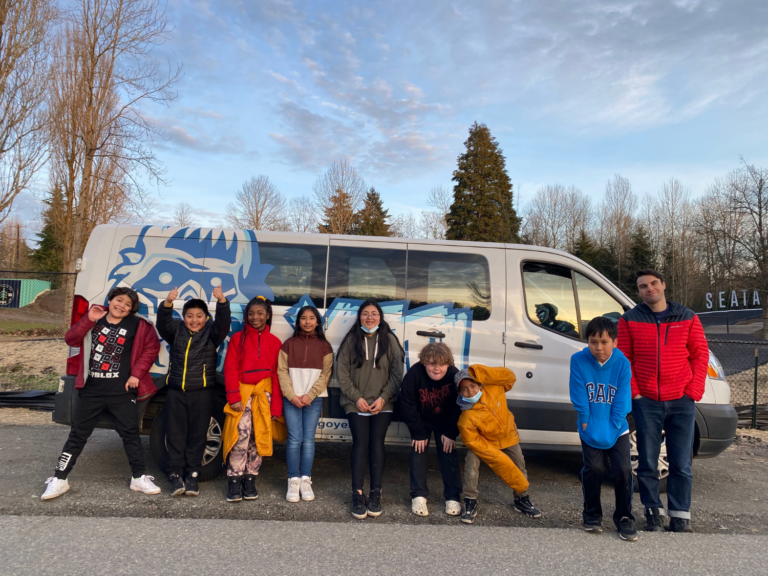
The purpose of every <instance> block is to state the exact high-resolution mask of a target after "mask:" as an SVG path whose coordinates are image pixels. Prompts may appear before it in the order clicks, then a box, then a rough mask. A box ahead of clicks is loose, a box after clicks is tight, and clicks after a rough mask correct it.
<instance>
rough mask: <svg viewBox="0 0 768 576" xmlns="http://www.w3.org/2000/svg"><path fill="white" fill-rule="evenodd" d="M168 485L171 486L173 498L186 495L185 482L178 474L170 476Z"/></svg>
mask: <svg viewBox="0 0 768 576" xmlns="http://www.w3.org/2000/svg"><path fill="white" fill-rule="evenodd" d="M168 483H169V484H170V485H171V496H181V495H182V494H184V491H185V488H184V481H183V480H182V479H181V477H180V476H179V475H178V474H168Z"/></svg>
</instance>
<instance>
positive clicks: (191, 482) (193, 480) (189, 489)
mask: <svg viewBox="0 0 768 576" xmlns="http://www.w3.org/2000/svg"><path fill="white" fill-rule="evenodd" d="M184 488H185V490H184V494H186V495H187V496H197V495H198V494H200V486H198V484H197V472H192V473H191V474H187V477H186V478H185V479H184Z"/></svg>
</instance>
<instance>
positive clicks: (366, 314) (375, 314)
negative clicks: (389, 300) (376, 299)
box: [360, 312, 381, 318]
mask: <svg viewBox="0 0 768 576" xmlns="http://www.w3.org/2000/svg"><path fill="white" fill-rule="evenodd" d="M360 318H381V314H379V313H378V312H373V313H371V312H363V313H362V314H360Z"/></svg>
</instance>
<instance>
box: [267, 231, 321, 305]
mask: <svg viewBox="0 0 768 576" xmlns="http://www.w3.org/2000/svg"><path fill="white" fill-rule="evenodd" d="M327 251H328V248H327V247H326V246H316V245H312V244H282V243H276V242H275V243H272V242H259V260H260V262H261V263H262V264H271V265H272V266H274V268H272V270H270V272H269V274H267V278H266V282H267V286H269V287H270V288H271V289H272V292H274V294H275V299H274V302H273V304H276V305H278V306H293V305H294V304H296V303H298V302H299V300H300V299H301V297H302V296H303V295H304V294H309V298H310V299H311V300H312V303H313V304H314V305H315V306H316V307H318V308H323V307H324V303H323V297H324V295H325V265H326V260H327Z"/></svg>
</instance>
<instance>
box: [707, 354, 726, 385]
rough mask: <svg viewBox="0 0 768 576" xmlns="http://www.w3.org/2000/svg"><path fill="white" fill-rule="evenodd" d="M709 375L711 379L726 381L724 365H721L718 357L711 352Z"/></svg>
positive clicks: (708, 367)
mask: <svg viewBox="0 0 768 576" xmlns="http://www.w3.org/2000/svg"><path fill="white" fill-rule="evenodd" d="M707 374H708V375H709V377H710V378H717V379H718V380H725V370H723V365H722V364H720V360H718V359H717V356H715V355H714V354H712V351H711V350H710V352H709V366H707Z"/></svg>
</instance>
